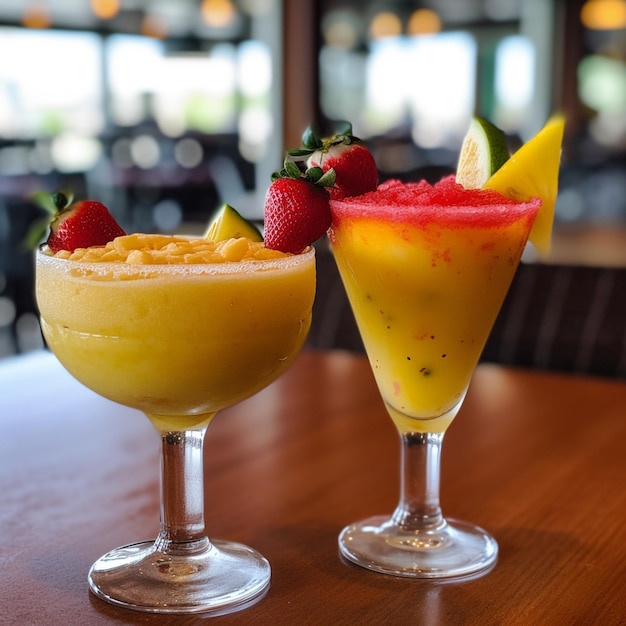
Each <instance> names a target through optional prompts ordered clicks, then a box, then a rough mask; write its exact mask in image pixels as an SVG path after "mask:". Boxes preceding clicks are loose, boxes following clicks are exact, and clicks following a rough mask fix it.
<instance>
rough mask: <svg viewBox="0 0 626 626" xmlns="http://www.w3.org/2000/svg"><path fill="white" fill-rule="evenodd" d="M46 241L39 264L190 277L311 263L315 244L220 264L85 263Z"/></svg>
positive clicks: (95, 271)
mask: <svg viewBox="0 0 626 626" xmlns="http://www.w3.org/2000/svg"><path fill="white" fill-rule="evenodd" d="M46 248H47V244H45V243H43V244H41V245H40V246H38V248H37V250H36V264H37V265H42V266H46V267H57V268H58V269H67V268H74V269H76V270H78V271H79V272H80V273H84V274H110V273H112V272H114V273H118V274H119V273H124V274H133V275H142V274H146V275H147V274H181V275H182V274H184V275H188V276H193V275H196V276H201V275H205V276H206V275H216V276H217V275H228V274H240V273H247V274H251V273H255V272H267V271H272V270H284V269H290V268H291V267H297V266H298V265H301V264H304V263H306V262H308V261H309V260H310V259H313V258H314V257H315V248H314V246H313V245H310V246H307V247H306V248H305V249H304V250H303V251H302V252H300V253H299V254H290V255H288V256H283V257H274V258H270V259H244V260H241V261H224V262H219V263H151V264H142V263H124V262H120V261H102V262H98V261H96V262H94V261H92V262H84V261H81V260H80V259H78V260H71V259H63V258H60V257H55V256H52V255H49V254H46V252H45V250H46Z"/></svg>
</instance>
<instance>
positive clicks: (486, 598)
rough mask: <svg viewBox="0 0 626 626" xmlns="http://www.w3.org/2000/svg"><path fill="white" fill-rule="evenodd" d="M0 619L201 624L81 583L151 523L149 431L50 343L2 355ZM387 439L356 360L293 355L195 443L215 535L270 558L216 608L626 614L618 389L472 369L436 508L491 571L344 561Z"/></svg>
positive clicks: (376, 484)
mask: <svg viewBox="0 0 626 626" xmlns="http://www.w3.org/2000/svg"><path fill="white" fill-rule="evenodd" d="M0 419H1V420H2V436H1V438H0V479H1V481H2V483H1V484H2V497H1V499H0V533H1V541H0V563H1V565H2V568H1V578H0V607H1V608H2V612H1V613H0V623H2V624H11V625H12V624H16V625H18V624H19V625H20V626H26V625H29V624H37V625H39V624H42V625H47V626H48V625H53V626H54V625H56V624H59V625H63V626H64V625H66V624H69V625H74V624H76V625H77V626H78V625H80V626H89V625H91V624H199V623H206V622H207V621H208V620H207V618H206V617H202V616H180V617H171V616H170V617H167V616H158V615H146V614H143V613H135V612H133V611H126V610H124V609H119V608H116V607H113V606H110V605H108V604H105V603H104V602H102V601H100V600H98V599H96V598H95V597H93V596H92V595H91V594H90V593H89V591H88V589H87V584H86V575H87V570H88V568H89V566H90V564H91V562H92V561H93V560H95V559H96V558H97V557H98V556H100V554H102V553H104V552H106V551H107V550H108V549H110V548H112V547H115V546H118V545H122V544H125V543H129V542H132V541H134V540H139V539H146V538H151V537H153V536H154V535H155V534H156V532H157V528H158V515H159V513H158V511H159V508H158V499H157V498H158V483H157V481H158V457H157V451H158V436H157V434H156V432H155V431H153V429H152V427H151V426H150V424H149V423H148V421H147V420H146V419H145V418H143V417H142V416H141V415H139V414H138V413H135V412H133V411H131V410H129V409H126V408H123V407H120V406H118V405H115V404H112V403H111V402H108V401H106V400H103V399H102V398H99V397H98V396H96V395H94V394H93V393H92V392H90V391H88V390H87V389H85V388H84V387H82V386H81V385H79V384H78V383H76V382H75V381H74V380H73V379H72V378H71V377H70V376H69V375H68V374H66V373H65V371H64V370H63V369H62V368H61V367H60V366H59V365H58V363H57V362H56V360H55V359H54V357H52V356H51V355H49V354H47V353H45V352H41V353H32V354H31V355H29V356H24V357H16V358H11V359H8V360H4V361H0ZM398 449H399V446H398V442H397V436H396V433H395V431H394V430H393V427H392V424H391V421H390V420H389V419H388V418H387V417H386V414H385V411H384V409H383V406H382V403H381V401H380V399H379V397H378V393H377V391H376V388H375V385H374V383H373V380H372V377H371V374H370V370H369V367H368V364H367V362H366V361H365V359H364V358H362V357H359V356H353V355H349V354H346V353H341V352H337V353H304V354H302V355H301V356H300V357H299V358H298V360H297V362H296V364H295V365H294V366H293V367H292V369H291V370H290V371H289V372H288V373H287V374H286V375H285V376H284V377H283V378H282V379H281V380H279V381H278V382H276V383H275V384H274V385H272V386H271V387H269V388H268V389H266V390H265V391H263V392H261V393H260V394H258V395H257V396H255V397H254V398H252V399H250V400H247V401H245V402H243V403H241V404H240V405H238V406H237V407H235V408H233V409H231V410H229V411H226V412H224V413H223V414H222V415H221V416H220V417H219V418H218V419H217V420H216V421H215V422H214V423H213V425H212V426H211V427H210V428H209V431H208V435H207V441H206V450H205V457H206V472H205V473H206V484H205V490H206V522H207V529H208V531H209V534H210V535H212V536H213V537H224V538H230V539H234V540H238V541H242V542H244V543H247V544H249V545H251V546H254V547H255V548H257V549H258V550H259V551H261V552H262V553H263V554H264V555H265V556H266V557H267V558H268V559H269V560H270V562H271V564H272V573H273V575H272V586H271V589H270V591H269V593H268V595H267V596H266V597H265V598H264V599H263V600H261V602H260V603H258V604H256V605H255V606H253V607H251V608H249V609H247V610H245V611H242V612H239V613H235V614H232V615H229V616H224V617H218V618H214V619H215V623H223V624H255V625H256V624H262V625H263V624H271V625H272V626H276V625H279V626H280V625H282V624H295V625H300V624H304V625H308V624H311V625H325V624H348V625H352V624H357V625H358V624H424V625H439V624H453V625H455V626H456V625H459V624H461V625H465V624H481V625H485V624H486V625H492V624H498V625H500V624H501V625H507V626H509V625H515V624H523V625H524V626H527V625H534V624H541V625H552V624H555V625H561V624H564V625H577V624H580V625H590V624H602V625H603V626H607V625H613V624H626V487H625V479H626V385H625V384H624V383H621V382H611V381H604V380H594V379H591V378H581V377H567V376H562V375H555V374H547V373H538V372H529V371H516V370H512V369H506V368H502V367H498V366H492V365H482V366H480V367H479V369H478V371H477V373H476V376H475V378H474V382H473V384H472V387H471V390H470V393H469V394H468V397H467V400H466V404H465V406H464V408H463V410H462V412H461V414H460V415H459V416H458V418H457V420H456V421H455V423H454V424H453V425H452V427H451V428H450V430H449V432H448V434H447V435H446V441H445V443H444V449H443V475H442V505H443V509H444V513H446V514H448V515H450V516H454V517H458V518H461V519H466V520H469V521H472V522H475V523H477V524H480V525H481V526H483V527H485V528H487V529H489V530H490V531H491V532H492V533H493V534H494V535H495V536H496V538H497V539H498V542H499V544H500V559H499V562H498V564H497V566H496V568H495V570H493V571H492V572H491V573H489V574H488V575H487V576H485V577H483V578H479V579H477V580H472V581H466V582H455V583H434V582H424V581H415V580H408V579H397V578H393V577H388V576H385V575H381V574H375V573H371V572H368V571H366V570H364V569H361V568H358V567H356V566H353V565H348V564H347V563H344V562H342V561H341V560H340V558H339V556H338V550H337V534H338V532H339V531H340V529H341V528H342V527H343V526H344V525H345V524H347V523H348V522H351V521H354V520H357V519H359V518H361V517H364V516H367V515H370V514H376V513H384V512H390V511H391V510H392V509H393V507H394V506H395V504H396V498H397V493H398V471H399V470H398V451H399V450H398Z"/></svg>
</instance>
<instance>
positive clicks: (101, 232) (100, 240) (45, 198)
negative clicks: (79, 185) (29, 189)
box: [36, 193, 126, 252]
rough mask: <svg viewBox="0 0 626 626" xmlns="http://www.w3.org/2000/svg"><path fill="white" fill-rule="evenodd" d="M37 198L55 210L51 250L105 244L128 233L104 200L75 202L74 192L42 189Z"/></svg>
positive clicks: (51, 230) (51, 224)
mask: <svg viewBox="0 0 626 626" xmlns="http://www.w3.org/2000/svg"><path fill="white" fill-rule="evenodd" d="M36 201H37V202H38V204H40V206H42V207H43V208H44V209H45V210H46V211H48V212H49V213H50V214H52V220H51V221H50V222H49V225H50V233H49V235H48V240H47V244H48V246H49V248H50V250H52V252H58V251H59V250H68V251H70V252H73V251H74V250H76V248H87V247H89V246H103V245H105V244H106V243H108V242H109V241H112V240H113V239H115V238H116V237H119V236H122V235H125V234H126V233H125V232H124V230H123V229H122V227H121V226H120V225H119V224H118V223H117V222H116V221H115V219H114V217H113V216H112V215H111V213H109V210H108V209H107V208H106V207H105V206H104V204H102V203H101V202H97V201H96V200H82V201H80V202H76V203H74V204H72V196H71V195H69V196H68V195H66V194H65V193H56V194H52V195H51V196H50V195H48V194H44V193H41V194H38V198H36Z"/></svg>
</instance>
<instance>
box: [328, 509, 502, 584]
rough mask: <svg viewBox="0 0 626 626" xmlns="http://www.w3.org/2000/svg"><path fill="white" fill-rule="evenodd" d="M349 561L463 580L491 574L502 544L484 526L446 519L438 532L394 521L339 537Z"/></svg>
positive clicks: (380, 520)
mask: <svg viewBox="0 0 626 626" xmlns="http://www.w3.org/2000/svg"><path fill="white" fill-rule="evenodd" d="M339 549H340V551H341V554H342V555H343V556H344V557H345V558H346V559H348V560H350V561H352V562H353V563H356V564H357V565H360V566H361V567H365V568H367V569H369V570H372V571H375V572H382V573H383V574H391V575H393V576H405V577H408V578H429V579H440V578H462V577H473V576H478V575H482V574H486V573H487V572H488V571H489V570H490V569H492V568H493V566H494V565H495V563H496V560H497V558H498V544H497V543H496V541H495V539H494V538H493V537H491V536H490V535H489V534H488V533H486V532H485V531H484V530H483V529H482V528H479V527H477V526H472V525H470V524H466V523H464V522H459V521H457V520H446V521H445V522H444V524H443V525H442V526H440V527H438V528H436V529H429V530H418V531H416V530H407V529H405V528H403V527H401V526H397V525H396V524H395V523H393V522H392V521H391V519H389V518H388V517H385V516H378V517H371V518H369V519H366V520H363V521H362V522H357V523H356V524H351V525H350V526H347V527H346V528H344V529H343V530H342V531H341V534H340V535H339Z"/></svg>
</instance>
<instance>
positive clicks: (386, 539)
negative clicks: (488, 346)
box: [329, 194, 537, 579]
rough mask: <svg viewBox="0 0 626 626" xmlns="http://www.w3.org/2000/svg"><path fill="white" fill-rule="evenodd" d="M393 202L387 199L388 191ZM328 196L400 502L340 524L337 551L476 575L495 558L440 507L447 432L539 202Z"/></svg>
mask: <svg viewBox="0 0 626 626" xmlns="http://www.w3.org/2000/svg"><path fill="white" fill-rule="evenodd" d="M388 198H389V199H387V200H385V201H386V202H388V203H393V202H394V201H393V198H391V194H390V195H389V196H388ZM360 202H361V201H360V199H358V198H351V199H350V201H333V202H332V212H333V226H332V228H331V230H330V232H329V235H330V241H331V245H332V249H333V253H334V256H335V259H336V262H337V266H338V268H339V271H340V274H341V277H342V280H343V283H344V286H345V288H346V292H347V294H348V297H349V300H350V304H351V306H352V310H353V312H354V315H355V318H356V321H357V324H358V326H359V330H360V333H361V337H362V339H363V343H364V345H365V349H366V352H367V355H368V358H369V361H370V364H371V367H372V370H373V373H374V377H375V379H376V382H377V384H378V388H379V390H380V393H381V395H382V398H383V400H384V403H385V405H386V408H387V411H388V413H389V415H390V416H391V418H392V420H393V422H394V423H395V425H396V427H397V430H398V432H399V435H400V439H401V483H400V498H399V503H398V505H397V508H396V509H395V511H394V512H393V514H392V515H391V516H378V517H372V518H370V519H366V520H363V521H361V522H357V523H354V524H351V525H349V526H348V527H346V528H344V529H343V531H342V532H341V534H340V537H339V547H340V551H341V553H342V554H343V556H345V557H346V558H347V559H348V560H350V561H353V562H354V563H356V564H358V565H361V566H362V567H365V568H368V569H370V570H374V571H377V572H383V573H387V574H392V575H396V576H406V577H415V578H429V579H440V578H453V577H462V576H470V575H476V574H477V573H479V572H482V571H486V570H488V569H489V568H491V567H492V566H493V565H494V563H495V562H496V559H497V554H498V546H497V543H496V541H495V540H494V539H493V538H492V537H491V536H490V535H489V534H488V533H487V532H485V531H484V530H483V529H481V528H479V527H476V526H473V525H470V524H467V523H464V522H460V521H456V520H453V519H446V518H444V517H443V515H442V511H441V508H440V504H439V476H440V453H441V444H442V439H443V436H444V433H445V431H446V429H447V428H448V426H449V425H450V423H451V422H452V420H453V419H454V417H455V416H456V414H457V412H458V411H459V409H460V408H461V404H462V402H463V399H464V397H465V394H466V391H467V388H468V386H469V383H470V379H471V376H472V373H473V370H474V369H475V366H476V364H477V362H478V359H479V356H480V353H481V350H482V348H483V346H484V344H485V342H486V339H487V336H488V334H489V332H490V330H491V328H492V325H493V323H494V320H495V318H496V316H497V313H498V311H499V309H500V307H501V305H502V301H503V300H504V297H505V295H506V292H507V290H508V288H509V286H510V283H511V280H512V278H513V275H514V273H515V270H516V268H517V265H518V263H519V260H520V257H521V254H522V251H523V249H524V246H525V244H526V240H527V238H528V235H529V231H530V228H531V225H532V222H533V219H534V217H535V215H536V212H537V205H536V204H534V203H533V204H532V205H529V204H520V205H515V206H507V207H505V208H504V209H503V208H502V207H499V208H498V207H493V206H480V207H476V206H453V207H446V206H439V207H437V206H434V207H430V208H429V207H408V209H407V207H406V206H396V205H393V206H384V205H383V206H379V207H372V205H363V206H362V205H360V204H359V203H360Z"/></svg>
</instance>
